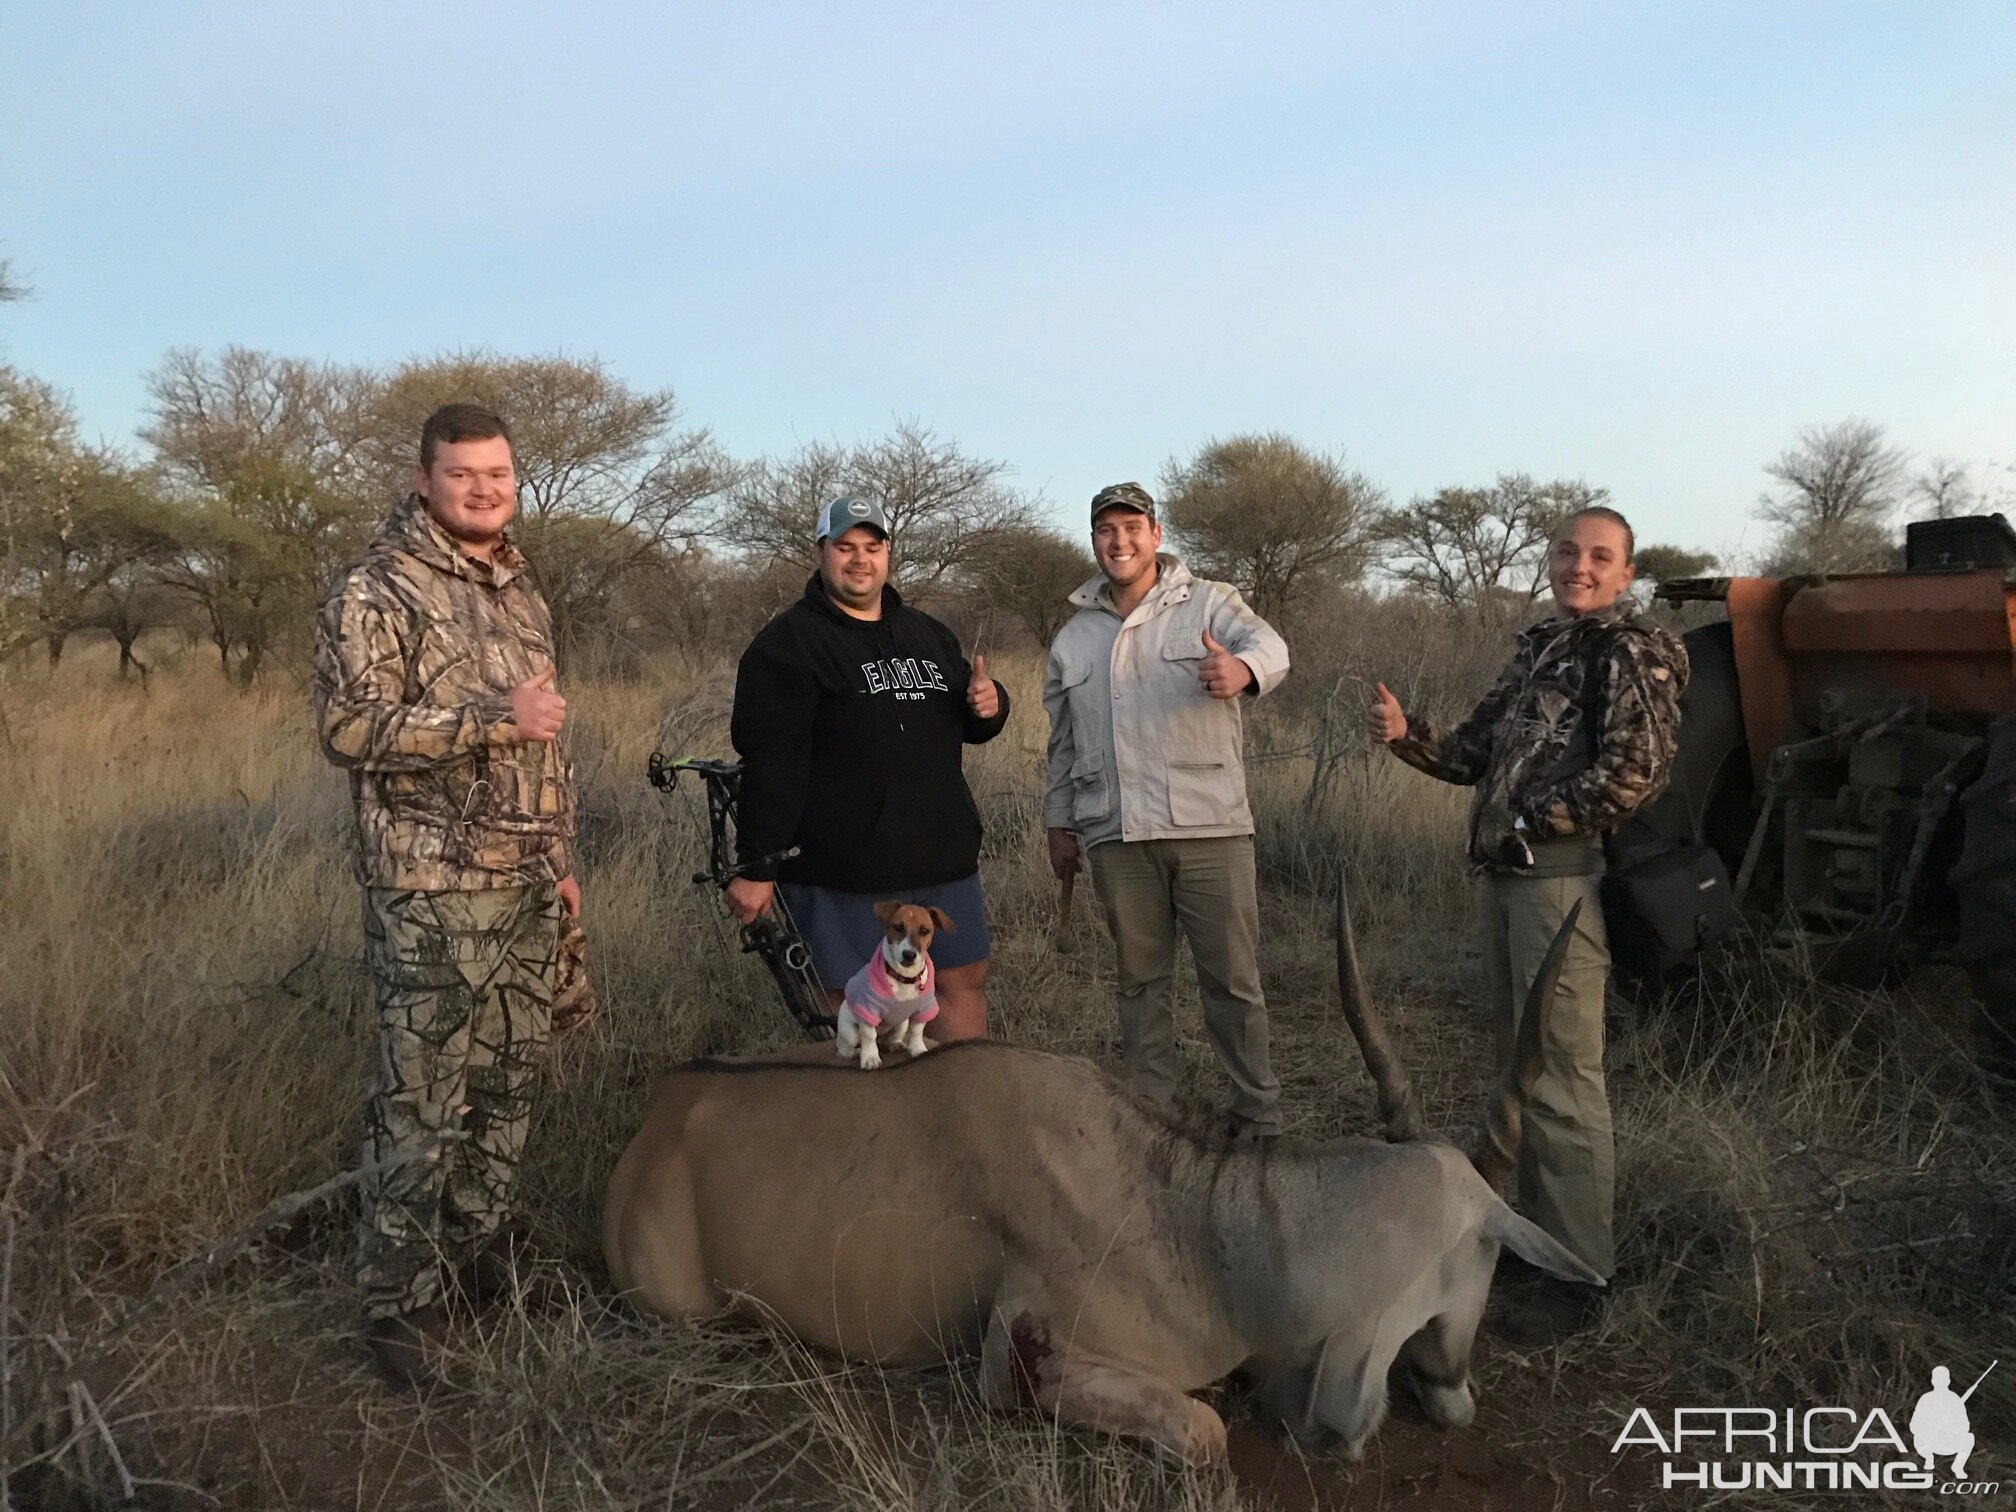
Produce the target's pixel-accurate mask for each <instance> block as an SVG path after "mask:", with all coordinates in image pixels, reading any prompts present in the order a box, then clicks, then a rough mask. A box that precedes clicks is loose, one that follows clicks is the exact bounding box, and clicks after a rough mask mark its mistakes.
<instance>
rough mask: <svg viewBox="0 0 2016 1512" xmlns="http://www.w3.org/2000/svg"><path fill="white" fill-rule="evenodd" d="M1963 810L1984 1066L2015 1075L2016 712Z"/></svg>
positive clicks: (1996, 732)
mask: <svg viewBox="0 0 2016 1512" xmlns="http://www.w3.org/2000/svg"><path fill="white" fill-rule="evenodd" d="M1960 809H1961V813H1962V815H1963V816H1964V817H1963V827H1962V837H1961V850H1960V861H1959V864H1958V865H1956V866H1955V867H1954V868H1953V891H1954V893H1955V894H1956V895H1957V896H1958V898H1959V901H1960V947H1959V956H1960V959H1961V961H1962V962H1963V963H1964V964H1965V965H1966V967H1967V972H1968V975H1969V976H1970V977H1972V978H1973V982H1974V995H1975V996H1976V997H1977V998H1979V999H1980V1000H1981V1012H1982V1033H1981V1036H1980V1039H1981V1046H1980V1049H1981V1060H1982V1064H1983V1065H1985V1066H1986V1067H1987V1068H1988V1069H1989V1070H1990V1071H1992V1072H1994V1073H1996V1074H1997V1075H2000V1076H2005V1077H2010V1078H2012V1079H2016V715H2004V716H2003V717H2002V718H2001V719H1998V720H1996V721H1995V723H1994V724H1993V725H1991V726H1990V727H1989V730H1988V764H1987V766H1986V767H1984V768H1983V769H1982V772H1981V776H1980V778H1979V779H1978V780H1977V781H1976V782H1975V783H1974V785H1973V786H1972V787H1970V788H1968V789H1967V791H1966V792H1965V793H1964V794H1962V795H1961V798H1960Z"/></svg>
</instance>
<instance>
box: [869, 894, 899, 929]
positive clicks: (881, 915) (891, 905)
mask: <svg viewBox="0 0 2016 1512" xmlns="http://www.w3.org/2000/svg"><path fill="white" fill-rule="evenodd" d="M902 906H903V905H902V904H901V903H898V902H896V901H895V900H894V899H891V900H890V901H889V902H887V903H877V904H876V905H875V917H876V918H878V919H880V920H881V921H882V922H883V923H884V924H894V923H895V922H896V911H897V910H898V909H900V908H901V907H902Z"/></svg>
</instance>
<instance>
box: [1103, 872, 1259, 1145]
mask: <svg viewBox="0 0 2016 1512" xmlns="http://www.w3.org/2000/svg"><path fill="white" fill-rule="evenodd" d="M1091 861H1092V886H1093V888H1094V890H1095V891H1096V892H1097V893H1098V894H1099V904H1100V907H1101V908H1102V909H1103V910H1104V911H1105V914H1106V928H1107V930H1108V931H1109V932H1111V934H1112V936H1113V948H1114V952H1115V954H1116V955H1117V956H1118V958H1119V972H1118V980H1117V982H1116V984H1115V986H1116V989H1117V991H1116V994H1115V995H1116V998H1117V1000H1118V1005H1119V1010H1120V1061H1121V1069H1120V1074H1121V1079H1122V1080H1123V1081H1125V1082H1126V1084H1127V1089H1128V1091H1129V1092H1131V1093H1132V1094H1133V1095H1134V1096H1135V1097H1137V1098H1139V1099H1140V1100H1141V1101H1142V1102H1144V1103H1146V1104H1148V1105H1149V1106H1150V1107H1153V1108H1157V1109H1159V1110H1162V1111H1164V1112H1167V1111H1169V1110H1170V1109H1171V1108H1172V1107H1173V1106H1174V1104H1175V1101H1176V1080H1177V1076H1178V1073H1179V1071H1180V1069H1181V1063H1180V1061H1179V1060H1178V1058H1177V1054H1176V1015H1175V997H1176V993H1175V984H1176V937H1177V934H1178V932H1179V931H1180V932H1181V934H1182V936H1183V938H1184V939H1186V940H1188V941H1189V942H1190V956H1191V959H1192V960H1194V961H1195V962H1196V963H1197V989H1198V995H1199V996H1200V997H1201V998H1202V999H1203V1004H1204V1032H1205V1034H1206V1035H1207V1036H1208V1037H1209V1038H1210V1040H1211V1046H1212V1048H1213V1049H1214V1050H1216V1051H1217V1052H1218V1059H1219V1060H1220V1061H1221V1062H1223V1063H1224V1066H1225V1070H1226V1072H1227V1073H1228V1074H1229V1075H1230V1076H1231V1078H1232V1094H1231V1098H1230V1100H1229V1102H1228V1105H1227V1110H1228V1111H1229V1112H1230V1113H1231V1115H1232V1116H1233V1117H1234V1118H1236V1119H1238V1120H1240V1121H1242V1122H1243V1123H1245V1124H1247V1125H1249V1126H1251V1127H1252V1128H1253V1129H1254V1131H1255V1132H1259V1133H1276V1132H1278V1131H1279V1130H1280V1127H1281V1110H1280V1102H1281V1083H1280V1082H1279V1081H1277V1080H1276V1079H1275V1076H1274V1073H1273V1071H1272V1070H1271V1069H1269V1067H1268V1064H1267V1002H1266V999H1265V998H1263V997H1262V996H1261V994H1260V962H1259V944H1260V898H1259V891H1258V888H1257V886H1256V884H1255V882H1254V876H1253V837H1252V836H1251V835H1232V836H1226V837H1223V838H1217V839H1210V840H1109V841H1107V842H1106V843H1105V844H1104V845H1096V846H1094V847H1093V848H1092V855H1091Z"/></svg>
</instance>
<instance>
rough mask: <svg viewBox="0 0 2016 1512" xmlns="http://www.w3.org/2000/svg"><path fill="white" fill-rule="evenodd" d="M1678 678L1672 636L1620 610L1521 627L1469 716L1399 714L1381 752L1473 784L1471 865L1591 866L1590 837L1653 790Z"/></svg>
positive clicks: (1681, 656) (1595, 853) (1672, 719)
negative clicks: (1449, 720)
mask: <svg viewBox="0 0 2016 1512" xmlns="http://www.w3.org/2000/svg"><path fill="white" fill-rule="evenodd" d="M1686 686H1687V650H1686V648H1685V647H1684V646H1682V645H1681V644H1680V641H1679V639H1678V637H1676V636H1673V635H1670V634H1668V633H1667V632H1666V631H1664V630H1661V629H1659V628H1658V627H1657V626H1655V625H1650V624H1647V623H1645V622H1643V621H1640V620H1636V619H1633V618H1630V617H1629V616H1628V615H1627V614H1626V613H1625V611H1624V610H1622V609H1621V608H1617V609H1611V610H1607V611H1604V612H1602V613H1599V614H1592V615H1587V616H1585V617H1583V618H1581V619H1566V620H1558V619H1557V620H1548V621H1545V622H1544V623H1542V624H1538V625H1534V626H1532V627H1531V628H1530V629H1527V630H1523V631H1521V632H1520V634H1519V637H1518V640H1517V649H1516V650H1515V651H1514V652H1513V656H1512V662H1511V665H1509V666H1508V667H1506V669H1505V671H1504V672H1503V673H1502V674H1501V675H1500V676H1499V679H1498V682H1497V684H1496V686H1494V687H1493V688H1492V689H1491V691H1490V692H1489V693H1487V694H1485V695H1484V699H1483V701H1482V702H1481V703H1479V704H1478V705H1477V708H1476V710H1475V712H1473V713H1472V714H1471V715H1470V717H1469V718H1468V719H1466V720H1464V721H1463V723H1462V724H1460V725H1458V726H1457V727H1456V728H1455V729H1453V730H1451V731H1449V732H1448V733H1447V734H1443V733H1441V732H1439V731H1438V730H1436V728H1435V726H1434V725H1433V724H1432V723H1430V722H1429V721H1428V720H1426V719H1422V718H1419V717H1418V716H1415V715H1409V716H1408V718H1407V733H1406V735H1405V736H1403V737H1402V738H1401V739H1399V740H1396V741H1394V742H1393V752H1394V754H1395V755H1397V756H1398V757H1399V758H1400V759H1401V760H1402V761H1405V762H1406V763H1407V764H1408V765H1409V766H1413V767H1418V768H1419V769H1420V770H1422V771H1424V772H1426V773H1427V774H1428V775H1429V776H1431V777H1439V778H1441V779H1442V780H1443V781H1444V782H1454V783H1458V784H1461V785H1463V786H1471V785H1474V786H1475V787H1476V789H1477V798H1476V801H1475V802H1474V803H1473V804H1472V805H1471V809H1470V859H1471V860H1472V861H1473V862H1474V863H1476V864H1477V865H1478V866H1483V867H1492V868H1495V869H1502V870H1514V871H1536V872H1541V873H1545V872H1550V871H1600V870H1601V869H1602V862H1601V850H1600V840H1601V836H1602V835H1603V834H1604V833H1605V832H1606V831H1609V830H1612V829H1615V828H1616V827H1617V825H1619V824H1620V823H1622V822H1623V820H1624V817H1625V816H1626V815H1627V814H1629V813H1630V812H1631V811H1632V810H1633V809H1636V808H1637V807H1639V806H1640V805H1641V804H1645V803H1649V802H1651V801H1652V800H1653V799H1654V798H1656V797H1658V796H1659V794H1660V793H1661V792H1663V791H1665V788H1666V782H1667V779H1668V777H1669V776H1670V775H1671V773H1672V766H1673V755H1674V750H1675V745H1676V741H1677V737H1678V734H1679V729H1680V693H1681V690H1682V689H1683V688H1685V687H1686ZM1571 842H1580V843H1571ZM1536 852H1537V857H1538V860H1537V864H1536V862H1535V860H1533V859H1530V858H1531V857H1532V856H1533V855H1534V854H1535V853H1536Z"/></svg>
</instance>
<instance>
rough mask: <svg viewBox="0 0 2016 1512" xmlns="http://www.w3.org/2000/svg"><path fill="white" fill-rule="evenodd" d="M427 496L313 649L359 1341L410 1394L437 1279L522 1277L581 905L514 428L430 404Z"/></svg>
mask: <svg viewBox="0 0 2016 1512" xmlns="http://www.w3.org/2000/svg"><path fill="white" fill-rule="evenodd" d="M415 490H416V491H415V492H414V494H413V495H411V496H410V497H409V498H407V500H406V501H405V502H404V503H403V504H401V505H400V506H399V507H398V508H397V509H395V510H394V511H393V512H392V514H391V516H390V517H389V518H388V519H387V520H386V522H385V524H384V526H383V527H382V528H381V529H380V531H379V533H378V535H377V538H376V539H375V540H373V541H372V543H371V546H370V548H369V549H368V550H367V551H366V553H365V555H364V557H363V559H362V560H361V561H359V562H358V563H357V564H356V565H355V566H353V567H352V568H351V569H350V571H349V572H348V574H347V575H346V576H345V577H344V579H343V581H342V582H341V583H340V584H338V585H337V587H336V589H335V591H334V592H333V593H331V594H330V596H329V598H328V600H327V601H326V602H325V603H324V604H323V606H322V612H321V615H320V617H319V619H318V621H317V625H316V646H315V717H316V722H317V725H318V727H319V729H320V733H321V740H322V748H323V751H324V752H325V753H326V754H327V755H328V757H329V759H330V760H331V761H333V762H335V763H336V764H337V765H338V766H341V767H344V768H346V769H348V771H349V773H350V791H351V797H352V800H353V803H354V807H355V812H356V836H355V838H356V846H355V856H356V867H357V875H358V880H359V881H361V882H362V883H363V886H364V939H365V955H366V960H367V962H368V964H369V967H370V971H371V976H372V980H373V984H374V986H375V989H376V994H377V1004H378V1020H379V1048H380V1055H379V1067H378V1074H377V1077H376V1080H375V1083H374V1085H373V1087H372V1090H371V1094H370V1101H369V1107H368V1111H367V1114H366V1119H365V1140H364V1165H365V1169H366V1173H367V1174H366V1177H365V1182H364V1220H363V1235H362V1246H361V1248H362V1257H361V1265H360V1278H361V1281H362V1286H363V1292H364V1311H365V1317H366V1320H367V1322H366V1334H365V1337H366V1341H367V1343H368V1344H369V1345H370V1347H371V1349H372V1352H373V1355H374V1357H375V1358H376V1360H377V1362H378V1364H379V1367H380V1368H381V1370H383V1371H384V1372H385V1374H386V1375H387V1376H388V1377H389V1378H391V1379H392V1380H393V1381H395V1382H398V1383H400V1384H405V1385H414V1384H418V1383H420V1382H422V1381H424V1380H426V1379H427V1378H428V1376H429V1375H430V1374H431V1369H432V1367H431V1364H430V1363H429V1356H430V1355H431V1353H432V1351H433V1349H434V1347H435V1346H436V1345H437V1344H438V1343H439V1339H440V1335H441V1333H442V1331H443V1326H444V1316H443V1311H442V1306H441V1297H442V1293H443V1289H444V1281H443V1268H444V1267H446V1268H447V1269H448V1271H449V1272H450V1273H451V1274H456V1275H458V1276H459V1279H460V1280H461V1282H462V1285H463V1288H464V1290H465V1291H469V1292H473V1293H475V1294H477V1295H481V1294H482V1293H483V1292H485V1291H486V1290H487V1291H494V1290H495V1289H496V1288H497V1286H498V1284H499V1282H500V1281H501V1280H505V1279H506V1278H508V1275H509V1268H508V1260H507V1258H506V1252H505V1251H504V1249H503V1245H502V1240H501V1232H502V1225H503V1222H504V1219H505V1217H506V1216H507V1211H508V1199H509V1193H510V1187H511V1182H512V1177H513V1175H514V1173H515V1171H516V1168H517V1164H518V1159H519V1156H520V1154H521V1152H522V1150H523V1148H524V1142H525V1133H526V1128H527V1125H528V1115H529V1109H530V1099H531V1092H532V1087H533V1082H534V1077H535V1075H536V1072H537V1070H538V1067H539V1064H540V1062H541V1060H542V1059H543V1056H544V1052H545V1048H546V1045H547V1041H548V1039H549V1037H550V1034H551V1028H552V1016H553V1010H554V1004H555V996H556V992H557V990H558V988H559V977H560V964H561V958H562V955H563V947H562V934H563V927H564V926H563V921H564V920H571V919H572V917H573V916H574V915H576V914H578V913H579V911H580V898H581V895H580V889H579V886H578V885H577V884H576V883H575V881H574V878H573V869H574V868H573V860H572V856H571V846H572V839H573V834H574V779H573V773H572V771H571V769H570V767H569V764H568V760H567V755H566V749H565V747H564V745H563V744H562V742H561V740H560V738H559V737H560V729H561V726H562V724H563V723H564V721H565V718H566V701H565V700H564V699H562V698H561V697H560V695H559V694H558V693H557V692H555V691H554V689H553V677H554V671H553V630H552V620H551V617H550V615H549V614H548V611H547V607H546V604H545V601H544V600H543V599H542V598H541V596H540V594H539V592H538V590H537V589H536V588H535V587H534V586H533V584H532V583H531V581H530V580H529V579H528V577H527V575H526V563H525V559H524V557H523V556H522V555H520V554H519V552H518V550H517V548H516V547H515V546H513V545H512V544H511V542H510V540H509V538H508V537H507V536H506V534H505V527H506V526H507V525H508V524H509V522H510V520H511V517H512V515H513V514H514V513H515V511H516V507H517V495H516V477H515V473H514V471H513V468H512V458H511V441H510V434H509V432H508V430H507V429H506V428H505V426H504V422H503V421H502V420H501V419H500V418H499V417H497V416H496V415H494V414H492V413H490V412H489V411H487V410H482V409H479V408H477V407H476V406H473V405H449V406H446V407H444V408H443V409H441V410H437V411H436V412H435V413H434V414H433V415H432V416H430V417H429V419H428V421H427V423H426V426H425V428H424V429H423V430H422V432H421V466H420V471H419V473H418V474H417V475H416V478H415ZM570 943H574V944H576V945H577V946H578V941H576V942H570ZM571 954H572V956H573V958H574V959H576V960H578V948H577V949H576V950H575V951H573V952H571Z"/></svg>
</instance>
